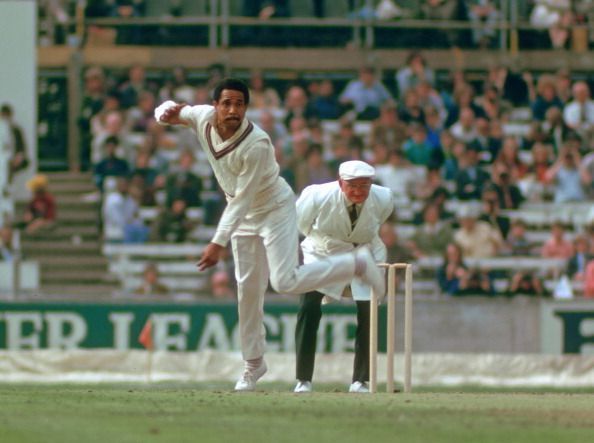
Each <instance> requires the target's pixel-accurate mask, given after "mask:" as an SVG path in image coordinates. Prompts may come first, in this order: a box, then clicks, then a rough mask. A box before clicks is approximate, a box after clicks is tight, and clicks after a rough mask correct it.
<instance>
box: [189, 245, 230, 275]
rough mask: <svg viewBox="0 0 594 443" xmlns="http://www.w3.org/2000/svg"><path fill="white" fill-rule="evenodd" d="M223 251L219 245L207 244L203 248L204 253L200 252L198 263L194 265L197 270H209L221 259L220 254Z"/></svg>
mask: <svg viewBox="0 0 594 443" xmlns="http://www.w3.org/2000/svg"><path fill="white" fill-rule="evenodd" d="M223 249H224V248H223V247H222V246H221V245H218V244H216V243H209V244H208V245H207V246H206V248H204V251H203V252H202V257H200V260H199V261H198V263H196V266H197V267H198V270H199V271H204V270H206V269H208V268H210V267H211V266H214V265H216V264H217V263H218V261H219V260H220V258H221V253H222V252H223Z"/></svg>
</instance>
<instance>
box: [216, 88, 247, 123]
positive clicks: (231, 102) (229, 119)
mask: <svg viewBox="0 0 594 443" xmlns="http://www.w3.org/2000/svg"><path fill="white" fill-rule="evenodd" d="M214 107H215V110H216V114H217V123H218V124H219V125H221V126H224V127H227V128H229V129H235V130H237V129H238V128H239V126H240V125H241V122H242V121H243V117H244V116H245V111H246V109H247V104H246V103H245V98H244V96H243V93H242V92H241V91H235V90H233V89H223V90H222V91H221V96H220V97H219V100H218V101H215V102H214Z"/></svg>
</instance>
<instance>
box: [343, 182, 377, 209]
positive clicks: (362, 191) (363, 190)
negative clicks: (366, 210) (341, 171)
mask: <svg viewBox="0 0 594 443" xmlns="http://www.w3.org/2000/svg"><path fill="white" fill-rule="evenodd" d="M338 183H339V184H340V189H341V190H342V192H343V193H344V195H345V197H346V198H347V200H349V201H350V202H352V203H355V204H357V205H360V204H361V203H363V202H364V201H365V200H367V197H369V191H370V189H371V179H370V178H365V177H362V178H355V179H353V180H342V179H341V180H339V181H338Z"/></svg>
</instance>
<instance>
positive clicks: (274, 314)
mask: <svg viewBox="0 0 594 443" xmlns="http://www.w3.org/2000/svg"><path fill="white" fill-rule="evenodd" d="M297 308H298V307H297V305H296V304H288V303H276V304H267V305H266V307H265V317H264V324H265V327H266V330H267V342H268V349H269V350H270V351H278V352H292V351H293V350H294V335H295V323H296V314H297ZM382 309H383V308H382ZM323 312H324V315H323V316H322V321H321V323H320V329H319V331H318V350H319V351H321V352H348V351H352V350H353V345H354V336H355V329H356V310H355V307H354V305H353V304H336V305H325V306H324V307H323ZM384 317H385V314H383V313H382V314H380V334H379V336H380V350H382V349H385V340H384V338H385V333H384V331H385V321H384ZM149 319H150V321H151V325H152V337H153V342H154V346H155V349H158V350H172V351H196V350H203V349H215V350H220V351H231V350H239V346H238V343H239V337H238V327H237V306H236V305H235V304H233V303H229V304H227V303H225V304H223V303H172V302H169V303H116V302H113V303H107V302H106V303H71V302H55V303H50V302H46V303H9V302H4V303H0V349H10V350H20V349H94V348H104V349H105V348H108V349H118V350H126V349H135V348H142V345H141V344H140V342H139V341H138V338H139V335H140V332H141V331H142V328H143V327H144V325H145V324H146V323H147V321H148V320H149Z"/></svg>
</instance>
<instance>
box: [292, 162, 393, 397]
mask: <svg viewBox="0 0 594 443" xmlns="http://www.w3.org/2000/svg"><path fill="white" fill-rule="evenodd" d="M338 175H339V179H338V180H337V181H333V182H330V183H324V184H321V185H311V186H308V187H306V188H305V189H304V190H303V192H302V193H301V196H300V197H299V199H298V200H297V225H298V228H299V231H300V232H301V234H302V235H304V236H305V239H304V240H303V241H302V242H301V249H302V251H303V260H304V262H305V263H310V262H313V261H316V260H319V259H321V258H324V257H328V256H331V255H334V254H338V253H343V252H348V251H352V250H354V249H355V248H357V247H358V246H363V245H366V246H368V247H369V249H370V250H371V252H372V255H373V258H374V259H375V261H376V262H383V261H385V260H386V246H385V245H384V244H383V242H382V241H381V239H380V237H379V229H380V226H381V225H382V224H383V223H384V222H385V221H386V220H387V219H388V218H389V217H390V215H391V214H392V212H393V211H394V201H393V197H392V192H391V191H390V190H389V189H388V188H385V187H382V186H377V185H374V184H372V180H373V177H374V175H375V170H374V168H373V167H372V166H370V165H368V164H367V163H365V162H362V161H359V160H353V161H347V162H344V163H342V164H341V165H340V167H339V170H338ZM349 289H350V291H349ZM370 291H371V289H370V287H369V285H367V284H365V283H364V282H363V281H361V279H359V278H357V277H355V279H353V280H352V282H351V284H350V288H349V285H345V284H338V285H333V286H327V287H323V288H318V289H317V290H315V291H312V292H308V293H306V294H304V295H303V296H302V297H301V305H300V309H299V313H298V315H297V326H296V329H295V343H296V350H297V374H296V375H297V385H296V386H295V390H294V391H295V392H299V393H303V392H311V390H312V384H311V381H312V376H313V372H314V364H315V352H316V342H317V333H318V327H319V324H320V318H321V316H322V308H321V305H322V301H323V300H324V302H326V301H329V300H331V299H336V300H339V299H340V298H341V297H343V296H348V294H349V292H350V293H351V294H352V297H353V299H354V300H355V303H356V305H357V332H356V337H355V361H354V365H353V378H352V383H351V385H350V388H349V392H358V393H365V392H369V389H368V387H367V381H368V380H369V298H370Z"/></svg>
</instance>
